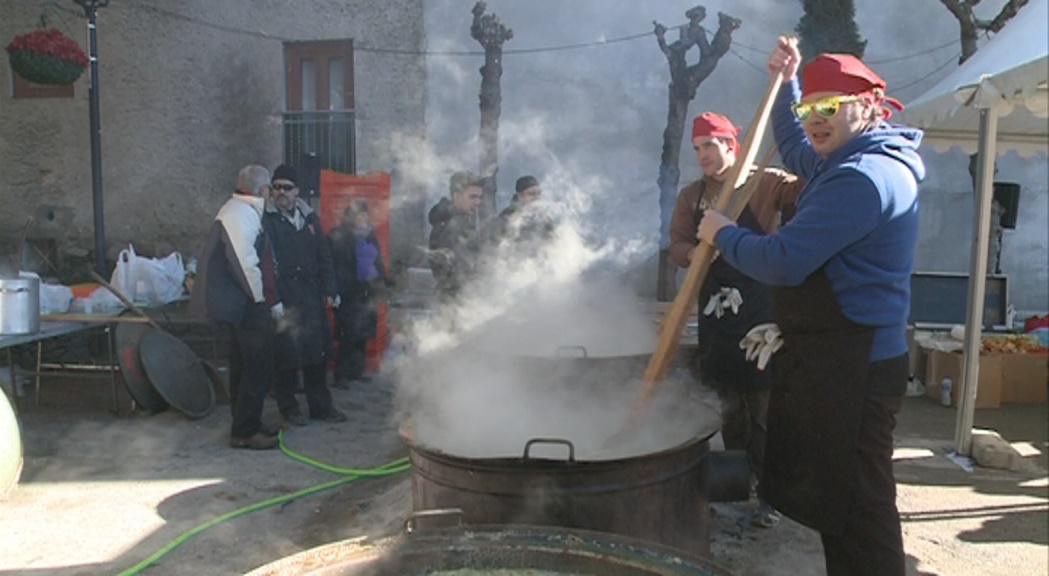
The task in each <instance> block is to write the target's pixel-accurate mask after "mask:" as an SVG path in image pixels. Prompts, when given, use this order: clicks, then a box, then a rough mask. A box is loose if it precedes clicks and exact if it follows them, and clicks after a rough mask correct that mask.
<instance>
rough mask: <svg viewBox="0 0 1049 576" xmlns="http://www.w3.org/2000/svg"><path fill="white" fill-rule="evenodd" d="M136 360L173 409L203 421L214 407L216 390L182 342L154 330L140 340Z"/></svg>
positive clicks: (195, 357) (202, 368) (198, 361)
mask: <svg viewBox="0 0 1049 576" xmlns="http://www.w3.org/2000/svg"><path fill="white" fill-rule="evenodd" d="M138 352H139V360H140V361H141V362H142V368H143V369H144V370H145V372H146V376H147V377H149V381H150V382H152V383H153V387H154V388H155V389H156V390H157V392H158V393H159V394H160V395H161V396H163V397H164V400H166V401H167V403H168V404H170V405H171V406H172V407H173V408H175V409H176V410H178V411H180V412H182V413H183V414H185V415H186V416H189V417H190V418H203V417H205V416H207V415H208V414H210V413H211V410H212V409H213V408H214V407H215V391H214V390H213V389H212V387H211V380H210V379H209V378H208V374H207V372H205V371H204V365H203V364H202V363H201V361H200V358H198V357H197V355H196V354H195V353H194V352H193V350H192V349H191V348H190V347H189V346H188V345H186V343H185V342H183V341H181V340H179V339H178V338H176V337H174V336H172V335H171V334H168V333H167V332H164V331H163V330H153V331H152V332H149V333H148V334H146V335H145V336H143V337H142V342H141V343H140V344H139V351H138Z"/></svg>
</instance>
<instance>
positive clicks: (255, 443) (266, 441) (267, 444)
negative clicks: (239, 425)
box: [229, 432, 279, 450]
mask: <svg viewBox="0 0 1049 576" xmlns="http://www.w3.org/2000/svg"><path fill="white" fill-rule="evenodd" d="M229 445H230V448H247V449H248V450H272V449H274V448H276V447H277V446H278V445H279V442H278V441H277V437H276V436H267V435H265V434H263V433H262V432H257V433H256V434H255V435H254V436H249V437H247V438H238V437H236V436H231V437H230V439H229Z"/></svg>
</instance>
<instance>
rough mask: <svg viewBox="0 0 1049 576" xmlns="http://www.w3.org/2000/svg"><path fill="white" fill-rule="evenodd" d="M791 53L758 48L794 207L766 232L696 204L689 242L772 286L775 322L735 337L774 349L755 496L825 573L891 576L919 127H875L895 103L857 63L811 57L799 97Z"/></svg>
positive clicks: (897, 571) (783, 43) (899, 571)
mask: <svg viewBox="0 0 1049 576" xmlns="http://www.w3.org/2000/svg"><path fill="white" fill-rule="evenodd" d="M800 62H801V56H800V53H799V52H798V48H797V43H796V41H795V40H794V39H792V38H780V40H779V43H778V46H777V47H776V49H775V50H774V51H773V52H772V54H771V56H770V57H769V71H770V73H772V74H782V77H783V80H784V85H783V86H782V88H781V89H780V92H779V94H778V96H777V100H776V102H775V105H774V107H773V111H772V125H773V131H774V134H775V139H776V145H777V146H778V148H779V151H780V154H781V156H782V158H783V162H784V164H785V165H786V167H787V169H788V170H790V171H791V172H793V173H795V174H797V175H798V176H799V177H800V178H803V179H804V180H805V181H806V185H805V188H804V189H803V190H802V191H801V194H800V196H799V198H798V202H797V212H796V213H795V215H794V217H793V218H792V219H791V220H790V222H788V223H786V224H785V225H784V226H782V227H781V228H780V229H779V231H778V232H777V233H775V234H771V235H764V236H763V235H759V234H756V233H754V232H753V231H751V230H748V229H747V228H745V227H741V226H737V225H736V224H735V222H732V221H731V220H729V219H728V218H727V217H725V216H724V215H722V214H720V213H717V212H715V211H713V210H707V211H706V213H705V214H704V217H703V220H702V221H701V222H700V226H699V231H698V237H699V238H700V239H701V240H704V241H706V242H709V243H711V244H713V245H714V246H715V247H716V248H717V249H718V250H719V251H720V254H721V258H724V259H725V260H726V261H727V262H729V263H730V264H732V265H733V266H735V267H736V268H738V269H739V270H740V271H742V272H743V273H745V274H747V275H748V276H751V277H752V278H755V279H757V280H759V281H761V282H764V283H766V284H769V285H772V286H774V287H775V290H774V293H773V319H774V321H775V325H771V324H770V325H766V326H763V327H757V328H755V330H756V331H758V332H763V334H758V335H757V336H758V337H755V338H751V339H750V340H748V339H744V341H743V342H741V345H744V344H746V343H747V342H755V341H759V340H760V341H762V342H764V344H762V346H766V347H767V351H766V357H767V354H768V353H771V352H773V351H776V350H778V352H776V361H775V362H774V363H773V365H772V366H773V368H772V369H773V385H772V395H771V398H770V401H769V412H768V444H767V447H766V455H765V468H764V470H763V474H762V479H761V484H760V490H761V496H762V498H763V499H765V500H766V501H767V502H769V503H770V504H771V505H772V506H774V507H775V508H776V509H777V510H780V511H781V512H783V513H784V514H786V515H787V516H789V517H791V518H793V519H795V520H796V521H798V522H800V523H802V524H804V525H806V526H809V527H811V528H813V529H815V530H818V531H819V532H820V535H821V538H822V540H823V548H824V558H825V561H826V565H827V573H828V574H829V575H830V576H835V575H838V574H850V575H856V574H878V575H901V576H902V575H903V574H904V552H903V538H902V535H901V530H900V518H899V512H898V511H897V508H896V483H895V479H894V478H893V473H892V445H893V441H892V434H893V430H894V429H895V426H896V419H895V415H896V413H897V412H898V411H899V410H900V408H901V407H902V404H903V395H904V391H905V389H906V386H907V372H908V366H907V365H908V362H907V344H906V340H905V331H906V323H907V316H908V313H909V310H908V308H909V304H910V275H911V270H912V267H913V263H914V253H915V246H916V243H917V239H918V183H919V182H920V181H921V180H922V179H923V178H924V176H925V167H924V164H923V163H922V160H921V158H920V157H919V156H918V152H917V149H918V145H919V143H920V142H921V136H922V133H921V131H919V130H915V129H911V128H906V127H902V126H894V125H890V124H888V123H887V122H886V121H887V120H888V119H889V117H890V115H891V111H890V110H889V109H887V108H886V107H885V105H886V104H888V105H891V106H894V107H896V108H897V109H900V110H902V108H903V107H902V105H900V103H899V102H898V101H896V100H895V99H893V98H888V97H886V96H885V88H886V84H885V82H884V81H883V80H882V79H881V78H879V77H878V75H877V74H875V73H874V72H873V71H871V70H870V69H869V68H868V67H867V66H866V65H864V64H863V63H862V62H861V61H860V60H859V59H857V58H856V57H854V56H851V55H846V54H822V55H820V56H818V57H816V58H815V59H813V60H812V61H811V62H809V63H808V64H807V65H806V66H805V68H804V70H803V72H802V81H801V86H800V90H799V86H798V82H797V80H796V78H795V75H796V73H797V70H798V67H799V63H800ZM779 335H781V338H782V340H781V341H778V342H777V341H776V340H777V339H778V338H780V336H779ZM752 336H753V335H752ZM762 336H770V337H768V338H762Z"/></svg>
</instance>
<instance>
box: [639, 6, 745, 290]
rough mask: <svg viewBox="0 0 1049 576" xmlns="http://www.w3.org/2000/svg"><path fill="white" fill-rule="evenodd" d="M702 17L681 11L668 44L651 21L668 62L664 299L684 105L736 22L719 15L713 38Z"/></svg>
mask: <svg viewBox="0 0 1049 576" xmlns="http://www.w3.org/2000/svg"><path fill="white" fill-rule="evenodd" d="M706 16H707V10H706V8H704V7H702V6H695V7H693V8H690V9H689V10H688V11H687V12H685V17H686V18H688V24H687V25H685V26H682V27H680V28H679V37H678V39H677V40H676V41H674V42H672V43H669V44H668V43H667V40H666V33H667V27H666V26H664V25H662V24H660V23H658V22H653V23H652V24H653V25H654V26H655V35H656V42H657V43H658V44H659V49H660V50H662V51H663V55H664V56H666V59H667V64H668V65H669V66H670V86H669V87H668V88H669V90H668V95H667V100H668V106H667V125H666V128H665V129H664V130H663V154H662V156H661V157H660V162H659V178H658V180H657V181H656V182H657V184H658V185H659V208H660V226H659V237H660V250H659V278H658V281H657V286H656V295H657V297H658V298H659V299H660V300H663V301H666V300H670V299H671V298H673V297H674V273H675V272H676V271H677V267H676V266H674V264H673V262H671V261H670V249H669V245H670V239H669V238H670V236H669V230H670V215H671V214H672V212H673V210H674V202H675V201H676V199H677V193H678V183H679V182H680V181H681V169H680V167H679V166H678V163H679V160H680V158H681V139H682V137H683V136H684V133H685V120H686V118H685V116H686V115H687V114H688V103H689V102H691V101H692V99H693V98H695V97H696V89H697V88H699V85H700V84H701V83H702V82H703V81H704V80H706V78H707V76H710V73H711V72H713V71H714V68H715V67H716V66H717V65H718V61H719V60H721V57H722V56H724V55H725V54H727V53H728V50H729V48H730V47H731V46H732V33H733V32H735V31H736V30H737V29H738V28H739V27H740V24H741V21H740V20H738V19H736V18H733V17H731V16H728V15H725V14H722V13H720V12H719V13H718V29H717V32H715V33H714V38H713V40H708V39H707V31H706V30H704V29H703V27H702V26H701V25H700V23H701V22H702V21H703V19H704V18H706ZM692 48H699V61H698V62H695V63H693V64H689V63H688V62H687V61H686V60H685V55H686V54H687V53H688V51H689V50H691V49H692Z"/></svg>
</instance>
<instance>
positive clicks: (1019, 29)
mask: <svg viewBox="0 0 1049 576" xmlns="http://www.w3.org/2000/svg"><path fill="white" fill-rule="evenodd" d="M1047 5H1049V0H1031V2H1030V3H1028V5H1027V6H1025V7H1024V8H1022V9H1021V10H1020V11H1019V13H1017V15H1016V16H1015V17H1014V18H1013V19H1012V20H1011V21H1010V22H1009V23H1008V24H1007V25H1006V26H1005V27H1004V28H1003V29H1002V30H1001V32H999V33H998V35H996V36H995V37H994V38H992V39H991V40H990V41H988V42H987V43H986V44H984V45H983V46H981V47H980V49H979V50H977V52H976V53H975V54H973V55H972V57H970V58H969V59H968V60H966V61H965V63H964V64H962V65H961V66H959V67H958V68H956V69H955V70H954V71H953V72H951V73H950V74H948V75H947V76H946V77H945V78H944V79H942V80H940V81H939V82H938V83H937V84H936V85H935V86H933V87H932V88H931V89H930V90H929V91H927V92H926V93H925V94H923V95H921V96H919V97H918V98H916V99H915V100H914V101H912V102H911V103H910V104H908V106H907V110H906V111H905V112H904V114H903V123H905V124H909V125H911V126H916V127H918V128H922V129H924V130H925V138H924V139H923V143H924V144H928V145H931V146H932V147H933V148H934V149H936V150H938V151H941V152H945V151H947V150H948V149H949V148H951V147H952V146H958V147H960V148H962V149H963V150H964V151H965V152H967V153H969V154H973V153H975V152H976V150H977V146H978V143H979V113H980V109H988V108H990V109H994V110H995V112H996V114H997V115H998V116H999V119H998V136H997V142H998V150H999V153H1002V152H1006V151H1008V150H1015V151H1016V152H1017V153H1018V154H1020V155H1021V156H1024V157H1030V156H1032V155H1034V154H1037V153H1038V152H1047V151H1049V89H1047V88H1049V26H1047V25H1046V22H1049V11H1047Z"/></svg>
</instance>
